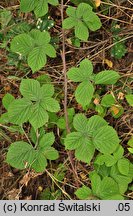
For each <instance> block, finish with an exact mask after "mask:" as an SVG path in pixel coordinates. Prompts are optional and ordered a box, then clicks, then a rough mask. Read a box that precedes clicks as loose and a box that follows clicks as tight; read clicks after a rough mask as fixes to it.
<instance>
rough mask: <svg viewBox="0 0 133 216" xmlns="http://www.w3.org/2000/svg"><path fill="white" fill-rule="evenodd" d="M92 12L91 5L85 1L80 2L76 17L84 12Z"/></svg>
mask: <svg viewBox="0 0 133 216" xmlns="http://www.w3.org/2000/svg"><path fill="white" fill-rule="evenodd" d="M91 12H92V7H91V6H90V5H89V4H86V3H80V4H79V6H78V7H77V10H76V16H77V18H81V17H82V16H83V15H84V14H89V13H91Z"/></svg>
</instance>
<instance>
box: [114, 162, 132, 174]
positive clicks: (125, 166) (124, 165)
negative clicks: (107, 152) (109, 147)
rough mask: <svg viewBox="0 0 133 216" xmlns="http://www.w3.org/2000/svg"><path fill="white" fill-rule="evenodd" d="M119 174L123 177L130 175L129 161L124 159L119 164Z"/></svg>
mask: <svg viewBox="0 0 133 216" xmlns="http://www.w3.org/2000/svg"><path fill="white" fill-rule="evenodd" d="M117 165H118V169H119V172H120V173H121V174H123V175H128V173H129V165H130V163H129V160H127V159H125V158H122V159H120V160H119V161H118V163H117Z"/></svg>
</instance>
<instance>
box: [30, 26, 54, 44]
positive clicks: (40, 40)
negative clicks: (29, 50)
mask: <svg viewBox="0 0 133 216" xmlns="http://www.w3.org/2000/svg"><path fill="white" fill-rule="evenodd" d="M29 35H30V36H31V37H32V39H34V42H35V44H36V46H39V47H40V46H46V45H47V44H48V43H49V42H50V39H51V37H50V34H49V32H47V31H45V32H41V31H40V30H37V29H32V30H31V31H30V32H29Z"/></svg>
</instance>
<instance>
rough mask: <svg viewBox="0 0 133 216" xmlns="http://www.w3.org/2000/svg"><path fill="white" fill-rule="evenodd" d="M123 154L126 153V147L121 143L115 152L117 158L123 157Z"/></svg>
mask: <svg viewBox="0 0 133 216" xmlns="http://www.w3.org/2000/svg"><path fill="white" fill-rule="evenodd" d="M123 154H124V149H123V147H122V146H121V145H119V146H118V148H117V149H116V151H115V152H114V153H113V155H114V157H115V158H116V160H119V159H121V158H122V157H123Z"/></svg>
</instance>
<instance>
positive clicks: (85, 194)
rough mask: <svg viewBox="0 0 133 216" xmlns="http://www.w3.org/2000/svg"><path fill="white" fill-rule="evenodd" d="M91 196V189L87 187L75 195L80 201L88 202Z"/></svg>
mask: <svg viewBox="0 0 133 216" xmlns="http://www.w3.org/2000/svg"><path fill="white" fill-rule="evenodd" d="M91 194H92V191H91V189H90V188H89V187H86V186H85V185H84V186H82V187H81V188H79V189H77V190H76V191H75V195H76V196H77V197H78V198H79V199H80V200H87V199H88V198H89V196H91Z"/></svg>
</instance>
